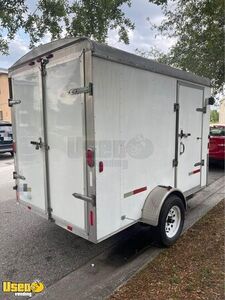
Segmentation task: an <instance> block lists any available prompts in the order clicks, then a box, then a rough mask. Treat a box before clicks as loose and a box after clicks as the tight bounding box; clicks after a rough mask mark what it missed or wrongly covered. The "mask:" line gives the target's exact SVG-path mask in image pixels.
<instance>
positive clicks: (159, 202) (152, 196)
mask: <svg viewBox="0 0 225 300" xmlns="http://www.w3.org/2000/svg"><path fill="white" fill-rule="evenodd" d="M172 194H174V195H177V196H179V197H180V198H181V200H182V201H183V203H184V207H185V210H186V209H187V203H186V199H185V197H184V195H183V193H182V192H181V191H180V190H179V189H177V188H172V187H171V186H161V185H158V186H157V187H155V188H154V189H153V190H152V191H151V192H150V193H149V194H148V196H147V198H146V200H145V203H144V206H143V208H142V217H141V222H143V223H146V224H149V225H152V226H157V225H158V221H159V215H160V211H161V208H162V206H163V203H164V202H165V201H166V199H167V198H168V196H170V195H172Z"/></svg>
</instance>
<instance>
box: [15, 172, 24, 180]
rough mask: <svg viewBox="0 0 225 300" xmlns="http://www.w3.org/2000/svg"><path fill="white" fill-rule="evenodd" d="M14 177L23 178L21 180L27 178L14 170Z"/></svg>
mask: <svg viewBox="0 0 225 300" xmlns="http://www.w3.org/2000/svg"><path fill="white" fill-rule="evenodd" d="M13 179H15V180H16V179H21V180H26V178H25V177H24V176H22V175H20V174H18V173H17V172H13Z"/></svg>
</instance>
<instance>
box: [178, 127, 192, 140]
mask: <svg viewBox="0 0 225 300" xmlns="http://www.w3.org/2000/svg"><path fill="white" fill-rule="evenodd" d="M189 136H191V134H190V133H184V131H183V129H181V131H180V134H179V137H180V138H181V139H182V138H183V137H184V138H187V137H189Z"/></svg>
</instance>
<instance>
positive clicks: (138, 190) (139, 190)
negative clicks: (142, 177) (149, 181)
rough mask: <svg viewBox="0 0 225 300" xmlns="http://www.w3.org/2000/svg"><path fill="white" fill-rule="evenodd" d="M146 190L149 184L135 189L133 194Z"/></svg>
mask: <svg viewBox="0 0 225 300" xmlns="http://www.w3.org/2000/svg"><path fill="white" fill-rule="evenodd" d="M146 190H147V186H144V187H142V188H140V189H137V190H134V191H133V195H135V194H138V193H141V192H144V191H146Z"/></svg>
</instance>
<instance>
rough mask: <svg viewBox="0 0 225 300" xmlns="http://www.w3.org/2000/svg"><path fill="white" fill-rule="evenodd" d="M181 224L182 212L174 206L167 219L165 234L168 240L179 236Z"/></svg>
mask: <svg viewBox="0 0 225 300" xmlns="http://www.w3.org/2000/svg"><path fill="white" fill-rule="evenodd" d="M180 223H181V211H180V208H179V207H178V206H177V205H174V206H173V207H171V209H170V210H169V212H168V214H167V217H166V224H165V232H166V236H167V237H168V238H170V239H171V238H173V237H174V236H175V235H176V234H177V232H178V230H179V227H180Z"/></svg>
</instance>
